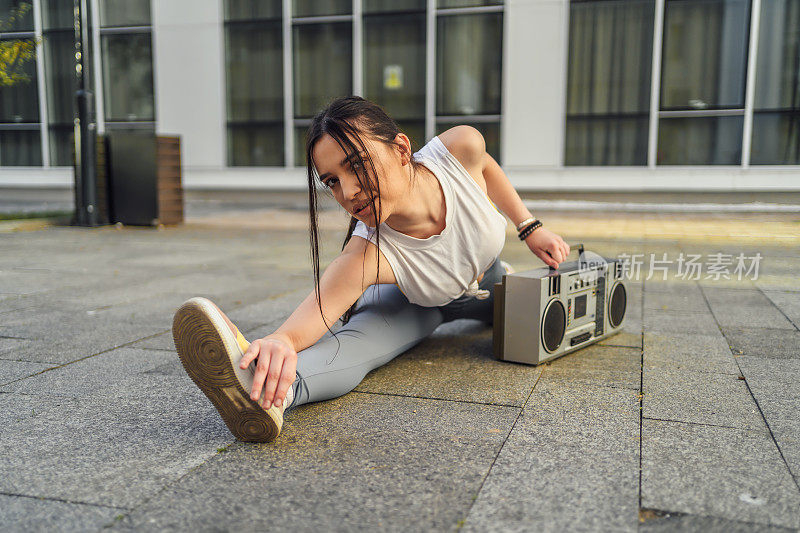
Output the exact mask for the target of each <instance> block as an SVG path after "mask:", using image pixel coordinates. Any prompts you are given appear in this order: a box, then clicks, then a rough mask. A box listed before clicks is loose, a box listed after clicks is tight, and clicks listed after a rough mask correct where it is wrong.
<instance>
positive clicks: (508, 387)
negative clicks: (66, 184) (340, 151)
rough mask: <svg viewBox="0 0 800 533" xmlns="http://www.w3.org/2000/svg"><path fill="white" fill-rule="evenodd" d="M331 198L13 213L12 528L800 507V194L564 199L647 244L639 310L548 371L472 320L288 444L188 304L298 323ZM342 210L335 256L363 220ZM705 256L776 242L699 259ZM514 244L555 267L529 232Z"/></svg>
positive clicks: (487, 525) (642, 247)
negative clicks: (312, 248)
mask: <svg viewBox="0 0 800 533" xmlns="http://www.w3.org/2000/svg"><path fill="white" fill-rule="evenodd" d="M198 213H199V212H198ZM200 215H202V216H200ZM306 216H307V215H306V214H305V213H304V212H303V211H301V210H298V209H290V210H274V209H272V210H257V209H253V208H252V207H248V208H246V209H242V210H240V211H237V210H235V209H225V210H218V211H208V212H204V213H201V214H200V213H199V214H198V215H197V216H192V217H190V218H189V219H188V220H187V223H186V224H184V225H181V226H177V227H166V228H163V229H160V230H156V229H149V228H135V227H124V228H121V229H118V228H114V227H102V228H95V229H87V228H76V227H46V226H37V227H35V228H31V229H33V230H34V231H15V232H9V233H0V427H2V430H0V445H1V446H2V449H3V454H2V456H0V524H2V529H3V530H4V531H28V530H31V529H32V530H44V529H50V528H53V529H57V530H74V531H87V530H89V531H91V530H101V529H103V528H106V527H110V528H111V529H120V530H126V529H133V530H146V531H160V530H165V529H177V530H197V531H212V530H213V531H219V530H231V531H235V530H245V531H251V530H268V531H283V530H290V531H309V530H316V531H328V530H334V531H352V530H389V531H420V530H423V531H427V530H437V531H438V530H443V531H452V530H462V531H481V532H482V531H562V530H565V529H567V530H578V531H582V530H592V531H596V530H606V531H636V530H641V531H662V530H665V531H666V530H677V529H680V530H689V531H708V530H714V531H723V530H724V531H745V530H746V531H752V530H756V531H786V530H797V529H798V528H800V488H799V485H798V484H799V483H800V418H798V416H797V412H798V409H800V331H798V326H800V298H799V296H800V283H798V281H797V272H798V270H800V231H798V229H800V216H798V215H797V214H774V215H765V214H764V215H756V214H752V215H744V214H741V215H740V214H736V215H725V216H715V215H699V214H698V215H686V214H679V215H668V214H663V213H662V214H647V213H638V214H637V213H626V214H624V215H622V214H619V215H615V214H613V213H611V214H610V213H607V212H606V213H591V212H583V213H568V212H556V211H553V212H548V213H547V216H546V218H545V224H546V225H547V226H548V227H549V228H550V229H552V230H553V231H556V232H557V233H560V234H561V235H562V236H564V237H565V239H566V240H567V241H568V242H570V243H573V244H574V243H577V242H583V243H584V244H585V245H586V248H587V249H588V250H592V251H595V252H598V253H601V254H603V255H606V256H617V255H619V254H623V253H626V254H642V256H641V257H642V258H643V259H644V260H645V265H644V266H643V274H644V275H642V276H640V277H639V279H636V280H630V281H629V282H628V286H629V306H628V311H627V315H626V318H625V328H624V332H622V333H620V334H618V335H615V336H613V337H611V338H609V339H607V340H606V341H604V342H602V343H600V344H597V345H593V346H590V347H587V348H585V349H582V350H580V351H578V352H575V353H573V354H570V355H568V356H565V357H562V358H560V359H557V360H555V361H553V362H551V363H549V364H544V365H541V366H539V367H531V366H527V365H520V364H514V363H504V362H498V361H496V360H494V359H493V358H492V353H491V340H492V332H491V329H490V328H487V327H483V326H482V325H481V324H480V323H478V322H475V321H470V320H458V321H454V322H451V323H448V324H444V325H442V326H441V327H440V328H439V329H437V330H436V331H435V332H434V333H433V334H432V335H431V336H430V337H429V338H427V339H425V340H424V341H422V342H421V343H420V344H418V345H417V346H415V347H414V348H412V349H410V350H409V351H407V352H406V353H404V354H402V355H400V356H398V357H397V358H395V359H394V360H393V361H391V362H390V363H389V364H387V365H385V366H383V367H381V368H379V369H376V370H374V371H373V372H371V373H370V374H368V375H367V377H366V378H365V379H364V381H363V382H362V383H361V384H360V385H359V386H358V387H357V388H356V389H355V390H354V391H353V392H351V393H349V394H346V395H344V396H342V397H339V398H336V399H334V400H330V401H326V402H318V403H315V404H308V405H304V406H301V407H299V408H297V409H296V410H294V411H292V412H290V413H289V414H288V415H287V419H286V422H285V426H284V430H283V432H282V434H281V435H280V436H279V438H278V439H277V440H276V441H274V442H273V443H269V444H248V443H242V442H238V441H236V440H235V439H234V438H233V436H232V435H231V434H230V433H229V432H228V430H227V428H226V426H225V425H224V423H223V422H222V420H221V419H220V417H219V416H218V414H217V412H216V410H215V409H214V408H213V406H212V405H211V403H210V402H209V401H208V400H207V399H206V398H205V396H203V394H202V393H201V392H200V390H199V389H198V388H197V387H195V386H194V384H193V383H192V381H191V379H190V378H189V377H188V376H187V375H186V374H185V372H184V371H183V369H182V367H181V365H180V362H179V360H178V358H177V356H176V354H175V352H174V346H173V344H172V338H171V331H170V328H171V320H172V314H173V312H174V311H175V309H176V308H177V307H178V306H179V305H180V304H181V303H182V302H183V301H184V300H186V299H187V298H189V297H192V296H198V295H202V296H206V297H209V298H211V299H213V300H214V301H215V302H216V303H217V304H218V305H220V307H221V308H222V309H223V310H224V311H225V312H226V313H228V314H229V316H230V317H231V318H232V320H233V321H234V322H236V323H237V324H238V325H239V327H240V328H241V329H242V330H243V332H244V333H245V335H246V336H247V337H248V338H249V339H253V338H256V337H260V336H264V335H267V334H269V333H271V332H272V331H274V329H275V328H277V327H278V326H279V325H280V324H281V323H282V322H283V321H284V320H285V319H286V317H288V315H289V314H290V313H291V312H292V311H293V310H294V308H295V306H296V305H297V304H299V303H300V302H301V301H302V299H303V298H304V297H305V296H306V295H307V294H308V292H310V290H311V289H312V277H311V269H310V264H309V259H308V258H309V254H308V233H307V227H306V224H307V220H306ZM543 218H544V217H543ZM321 221H322V226H323V228H324V229H323V232H322V239H323V257H322V258H321V262H322V264H323V265H324V264H327V263H328V262H329V261H330V260H331V259H332V258H333V257H335V255H336V252H337V250H338V249H339V248H340V246H341V239H342V237H343V230H344V223H345V222H346V219H345V218H344V217H343V213H342V212H337V211H327V212H325V213H323V214H322V215H321ZM681 253H683V254H684V256H685V257H687V256H688V255H687V254H696V255H697V256H700V257H701V258H702V261H703V262H705V261H710V258H712V257H713V256H714V254H731V255H732V256H737V255H738V254H740V253H743V254H744V255H745V256H747V257H752V256H754V255H755V254H756V253H760V254H761V256H762V259H761V261H760V263H759V272H758V278H757V279H751V277H752V274H751V276H745V277H744V278H743V279H741V280H738V279H736V276H735V275H734V276H733V279H724V277H723V278H722V279H719V280H715V279H714V276H712V277H711V278H709V279H706V276H707V274H708V273H709V271H708V270H707V268H706V265H703V269H702V278H703V279H700V280H692V279H680V278H679V277H678V276H677V275H676V268H677V259H678V257H679V254H681ZM664 254H666V256H664ZM502 257H503V259H505V260H507V261H509V262H510V263H511V264H512V265H513V266H514V267H515V268H516V269H517V270H524V269H527V268H533V267H537V266H541V262H540V261H539V260H538V259H537V258H536V257H535V256H534V255H533V254H531V253H530V251H528V249H527V248H526V247H525V246H524V245H523V244H521V243H520V242H519V241H518V240H516V238H515V237H514V236H513V235H511V234H509V238H508V241H507V244H506V248H505V250H504V252H503V254H502ZM651 257H652V258H654V260H656V261H659V260H664V259H666V260H667V262H671V263H670V264H668V267H669V271H668V272H667V275H666V277H667V279H666V280H663V279H662V273H660V272H657V273H655V274H654V275H653V276H652V277H651V278H650V279H645V278H646V277H647V273H648V272H647V270H648V266H649V265H648V264H647V262H648V261H649V260H650V259H651Z"/></svg>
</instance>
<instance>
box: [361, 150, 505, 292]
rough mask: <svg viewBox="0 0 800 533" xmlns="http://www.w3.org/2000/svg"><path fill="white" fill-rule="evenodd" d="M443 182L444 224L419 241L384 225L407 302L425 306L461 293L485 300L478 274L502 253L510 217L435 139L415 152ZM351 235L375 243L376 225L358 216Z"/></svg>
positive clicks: (383, 245) (385, 245)
mask: <svg viewBox="0 0 800 533" xmlns="http://www.w3.org/2000/svg"><path fill="white" fill-rule="evenodd" d="M413 157H414V160H416V161H419V162H420V163H422V164H423V165H425V167H426V168H428V169H429V170H430V171H431V172H432V173H433V174H434V175H435V176H436V178H437V179H438V180H439V183H440V184H441V186H442V189H443V190H444V198H445V204H446V211H447V213H446V216H445V224H446V225H445V228H444V230H442V232H441V233H440V234H438V235H431V236H430V237H428V238H427V239H418V238H416V237H412V236H410V235H406V234H405V233H400V232H399V231H396V230H394V229H392V228H390V227H389V226H388V225H387V224H386V223H385V222H383V223H381V242H380V249H381V252H383V255H384V256H386V260H387V261H388V262H389V264H390V265H391V267H392V271H393V272H394V275H395V278H396V279H397V286H398V287H399V288H400V290H401V291H402V292H403V294H404V295H405V296H406V298H408V301H409V302H411V303H415V304H417V305H422V306H425V307H435V306H439V305H445V304H448V303H450V302H451V301H453V300H455V299H457V298H459V297H461V296H462V295H469V296H476V297H477V298H479V299H483V298H487V297H488V296H489V291H487V290H483V289H480V288H479V287H478V281H477V278H478V276H480V275H481V274H482V273H483V272H485V271H486V269H488V268H489V267H490V266H491V265H492V263H494V261H495V260H496V259H497V257H498V256H499V255H500V252H501V251H502V250H503V245H504V244H505V239H506V226H507V225H508V221H507V219H506V217H505V216H504V215H503V214H502V213H501V212H500V211H499V210H498V209H497V207H496V206H495V205H494V203H493V202H492V201H491V200H490V199H489V197H488V196H487V195H486V193H485V192H483V189H481V187H480V185H478V183H477V182H476V181H475V178H473V177H472V176H471V175H470V174H469V172H467V170H466V169H465V168H464V167H463V166H462V165H461V163H460V162H459V161H458V159H456V157H455V156H454V155H453V154H451V153H450V151H449V150H448V149H447V148H446V147H445V145H444V144H443V143H442V141H441V140H440V139H439V137H434V138H433V139H431V141H430V142H429V143H428V144H426V145H425V146H423V147H422V149H420V150H419V151H418V152H416V153H415V154H414V155H413ZM353 235H356V236H359V237H362V238H364V239H367V240H369V241H371V242H373V243H375V244H377V242H376V235H375V228H373V227H371V226H367V225H366V224H364V222H362V221H361V220H359V221H358V222H357V223H356V226H355V228H354V229H353Z"/></svg>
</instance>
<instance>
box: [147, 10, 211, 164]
mask: <svg viewBox="0 0 800 533" xmlns="http://www.w3.org/2000/svg"><path fill="white" fill-rule="evenodd" d="M221 6H222V1H221V0H153V2H152V13H153V76H154V84H155V87H154V90H155V101H156V102H155V103H156V123H157V132H158V134H160V135H173V134H177V135H180V136H181V155H182V157H183V165H184V169H185V173H187V174H191V173H192V172H193V170H195V169H197V170H200V169H203V170H207V169H220V168H221V167H224V166H225V163H226V161H225V159H226V154H225V146H226V125H225V64H224V54H225V43H224V41H223V22H222V7H221Z"/></svg>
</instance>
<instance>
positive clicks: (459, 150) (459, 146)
mask: <svg viewBox="0 0 800 533" xmlns="http://www.w3.org/2000/svg"><path fill="white" fill-rule="evenodd" d="M439 140H440V141H442V144H444V146H445V147H446V148H447V150H448V151H449V152H450V153H451V154H453V156H454V157H455V158H456V159H458V162H459V163H461V166H463V167H464V169H465V170H466V171H467V172H469V175H470V176H472V179H474V180H475V183H477V184H478V187H480V188H481V190H482V191H483V192H484V193H487V194H488V189H487V187H486V179H485V178H484V177H483V165H484V162H485V159H484V157H485V156H486V141H485V140H484V139H483V135H482V134H481V132H479V131H478V130H476V129H475V128H473V127H472V126H467V125H463V126H455V127H453V128H450V129H449V130H447V131H444V132H442V133H440V134H439Z"/></svg>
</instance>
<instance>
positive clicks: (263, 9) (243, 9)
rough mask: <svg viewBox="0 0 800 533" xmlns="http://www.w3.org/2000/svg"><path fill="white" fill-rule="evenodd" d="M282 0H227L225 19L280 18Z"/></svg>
mask: <svg viewBox="0 0 800 533" xmlns="http://www.w3.org/2000/svg"><path fill="white" fill-rule="evenodd" d="M281 13H282V11H281V0H227V1H226V2H225V20H229V21H233V20H244V21H251V20H253V19H262V20H265V19H280V18H281Z"/></svg>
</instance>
